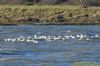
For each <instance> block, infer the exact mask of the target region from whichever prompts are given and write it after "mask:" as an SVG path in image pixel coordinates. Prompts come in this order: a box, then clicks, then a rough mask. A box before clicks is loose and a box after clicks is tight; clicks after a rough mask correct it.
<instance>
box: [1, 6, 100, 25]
mask: <svg viewBox="0 0 100 66" xmlns="http://www.w3.org/2000/svg"><path fill="white" fill-rule="evenodd" d="M10 6H11V5H0V25H20V24H33V25H34V24H44V25H49V24H54V25H57V24H58V25H100V7H89V8H81V7H80V6H68V5H55V6H53V5H42V6H39V5H34V6H17V5H14V6H11V7H10Z"/></svg>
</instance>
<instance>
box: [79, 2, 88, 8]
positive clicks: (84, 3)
mask: <svg viewBox="0 0 100 66" xmlns="http://www.w3.org/2000/svg"><path fill="white" fill-rule="evenodd" d="M80 2H81V7H82V8H87V0H80Z"/></svg>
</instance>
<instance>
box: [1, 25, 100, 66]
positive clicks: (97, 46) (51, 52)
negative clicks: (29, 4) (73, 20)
mask: <svg viewBox="0 0 100 66" xmlns="http://www.w3.org/2000/svg"><path fill="white" fill-rule="evenodd" d="M79 34H84V35H87V36H88V39H89V40H85V39H82V40H78V39H77V38H73V39H72V38H70V39H68V40H51V41H47V40H37V41H38V43H34V42H17V41H16V42H11V41H8V42H5V40H4V39H7V38H17V37H20V36H24V37H28V36H34V35H44V36H48V35H51V36H65V35H74V36H76V35H79ZM96 34H98V35H99V37H95V38H90V37H91V36H94V35H96ZM75 62H96V63H98V64H100V26H87V25H86V26H66V25H61V26H59V25H33V26H32V25H30V26H0V66H72V64H74V63H75Z"/></svg>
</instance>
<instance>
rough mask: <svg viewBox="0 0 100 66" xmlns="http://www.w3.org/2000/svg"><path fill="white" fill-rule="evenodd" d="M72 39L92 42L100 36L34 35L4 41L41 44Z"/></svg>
mask: <svg viewBox="0 0 100 66" xmlns="http://www.w3.org/2000/svg"><path fill="white" fill-rule="evenodd" d="M70 39H77V40H87V41H89V40H91V39H100V36H99V34H95V35H93V36H88V35H84V34H77V35H65V36H60V35H58V36H51V35H33V36H28V37H24V36H19V37H16V38H6V39H4V41H5V42H33V43H39V41H43V40H44V41H56V40H63V41H65V40H70Z"/></svg>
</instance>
